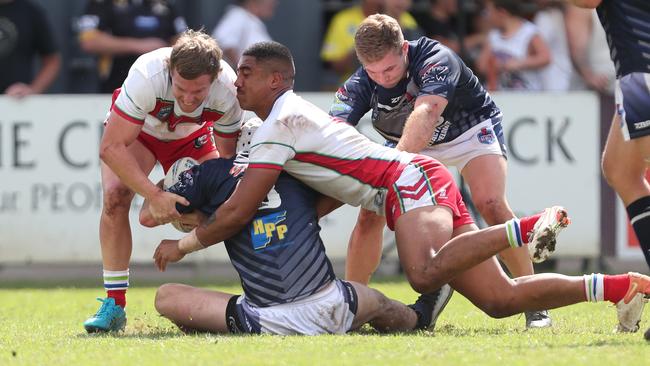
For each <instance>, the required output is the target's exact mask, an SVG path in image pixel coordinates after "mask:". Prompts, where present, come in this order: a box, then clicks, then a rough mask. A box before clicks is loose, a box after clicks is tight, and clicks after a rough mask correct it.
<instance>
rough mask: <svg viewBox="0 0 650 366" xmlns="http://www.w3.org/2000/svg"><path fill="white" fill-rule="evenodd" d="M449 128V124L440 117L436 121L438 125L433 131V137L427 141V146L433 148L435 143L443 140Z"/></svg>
mask: <svg viewBox="0 0 650 366" xmlns="http://www.w3.org/2000/svg"><path fill="white" fill-rule="evenodd" d="M449 127H451V122H449V121H445V120H444V119H443V118H442V116H441V117H440V118H439V119H438V125H437V126H436V128H435V129H434V130H433V137H431V141H429V146H433V145H434V144H435V143H436V142H438V141H442V140H444V139H445V137H447V133H448V132H449Z"/></svg>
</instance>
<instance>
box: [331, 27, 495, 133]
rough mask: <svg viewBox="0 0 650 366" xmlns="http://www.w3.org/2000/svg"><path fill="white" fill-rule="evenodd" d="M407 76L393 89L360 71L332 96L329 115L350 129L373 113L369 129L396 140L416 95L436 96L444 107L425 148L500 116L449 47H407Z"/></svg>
mask: <svg viewBox="0 0 650 366" xmlns="http://www.w3.org/2000/svg"><path fill="white" fill-rule="evenodd" d="M408 61H409V65H408V70H407V75H406V77H405V78H404V79H402V80H401V81H400V82H399V83H398V84H397V85H396V86H395V87H393V88H390V89H386V88H383V87H381V86H380V85H378V84H376V83H375V82H374V81H372V79H370V77H369V76H368V73H367V72H366V71H365V69H364V68H363V67H361V68H359V69H358V70H357V71H356V72H355V73H354V74H353V75H352V76H351V77H350V78H349V79H348V80H347V81H346V82H345V84H343V86H342V87H341V88H339V90H338V91H337V92H336V97H335V100H334V103H333V104H332V106H331V108H330V112H329V113H330V115H332V116H334V117H337V118H340V119H342V120H344V121H346V122H348V123H350V124H352V125H356V124H357V123H359V120H360V119H361V117H363V115H364V114H366V112H368V111H369V110H371V109H372V124H373V126H374V128H375V129H376V130H377V132H379V134H381V135H382V136H383V137H384V138H385V139H386V140H389V141H399V139H400V137H401V136H402V131H403V130H404V124H405V123H406V119H407V118H408V116H409V115H410V114H411V112H412V111H413V107H414V105H415V100H416V98H417V97H419V96H420V95H437V96H440V97H443V98H445V99H447V101H448V104H447V107H446V108H445V110H444V112H443V113H442V116H441V118H440V120H439V121H438V123H437V126H436V128H435V131H434V133H433V136H431V141H430V144H429V145H435V144H440V143H443V142H448V141H451V140H453V139H455V138H456V137H458V136H459V135H461V134H462V133H463V132H465V131H467V130H469V129H470V128H472V127H473V126H475V125H477V124H479V123H481V122H483V121H485V120H487V119H489V118H492V117H495V116H497V115H498V114H499V113H500V111H499V109H498V108H497V106H496V105H495V104H494V102H493V101H492V98H490V95H489V94H488V93H487V91H486V90H485V89H484V88H483V86H482V85H481V83H480V82H479V80H478V78H477V77H476V76H475V75H474V73H472V70H470V69H469V68H468V67H467V66H466V65H465V64H464V63H463V61H462V60H461V59H460V57H459V56H458V55H456V54H455V53H454V52H453V51H451V50H450V49H449V48H447V47H445V46H444V45H442V44H441V43H439V42H438V41H435V40H432V39H430V38H426V37H422V38H420V39H418V40H416V41H411V42H409V49H408Z"/></svg>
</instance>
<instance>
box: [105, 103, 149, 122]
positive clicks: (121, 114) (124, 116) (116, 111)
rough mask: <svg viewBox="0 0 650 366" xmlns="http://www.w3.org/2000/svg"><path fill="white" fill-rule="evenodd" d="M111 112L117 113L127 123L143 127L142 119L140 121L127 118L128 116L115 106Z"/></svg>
mask: <svg viewBox="0 0 650 366" xmlns="http://www.w3.org/2000/svg"><path fill="white" fill-rule="evenodd" d="M113 112H115V113H117V114H118V115H119V116H120V117H122V118H124V119H125V120H127V121H129V122H131V123H135V124H136V125H143V124H144V120H143V119H142V120H140V119H137V118H134V117H131V116H129V115H128V114H126V112H124V111H122V110H121V109H120V107H118V106H116V105H114V106H113Z"/></svg>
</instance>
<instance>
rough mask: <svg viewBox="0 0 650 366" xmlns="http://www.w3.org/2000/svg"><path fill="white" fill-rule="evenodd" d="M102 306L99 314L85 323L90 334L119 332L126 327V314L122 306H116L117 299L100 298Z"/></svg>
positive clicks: (98, 311)
mask: <svg viewBox="0 0 650 366" xmlns="http://www.w3.org/2000/svg"><path fill="white" fill-rule="evenodd" d="M97 300H99V301H100V302H101V303H102V306H101V307H100V308H99V310H97V313H96V314H95V315H93V316H91V317H90V318H88V320H86V321H85V322H84V328H86V331H87V332H88V333H99V332H117V331H120V330H124V326H126V313H125V312H124V309H122V307H121V306H119V305H115V299H113V298H111V297H108V298H106V299H102V298H101V297H98V298H97Z"/></svg>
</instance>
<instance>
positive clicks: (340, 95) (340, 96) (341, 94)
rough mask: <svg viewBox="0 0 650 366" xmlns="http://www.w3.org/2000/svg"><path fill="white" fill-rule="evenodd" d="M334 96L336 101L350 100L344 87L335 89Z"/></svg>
mask: <svg viewBox="0 0 650 366" xmlns="http://www.w3.org/2000/svg"><path fill="white" fill-rule="evenodd" d="M334 98H335V99H336V101H341V102H347V101H348V100H350V96H349V95H348V91H347V90H346V89H345V88H344V87H341V88H339V89H338V90H337V91H336V94H334Z"/></svg>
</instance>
